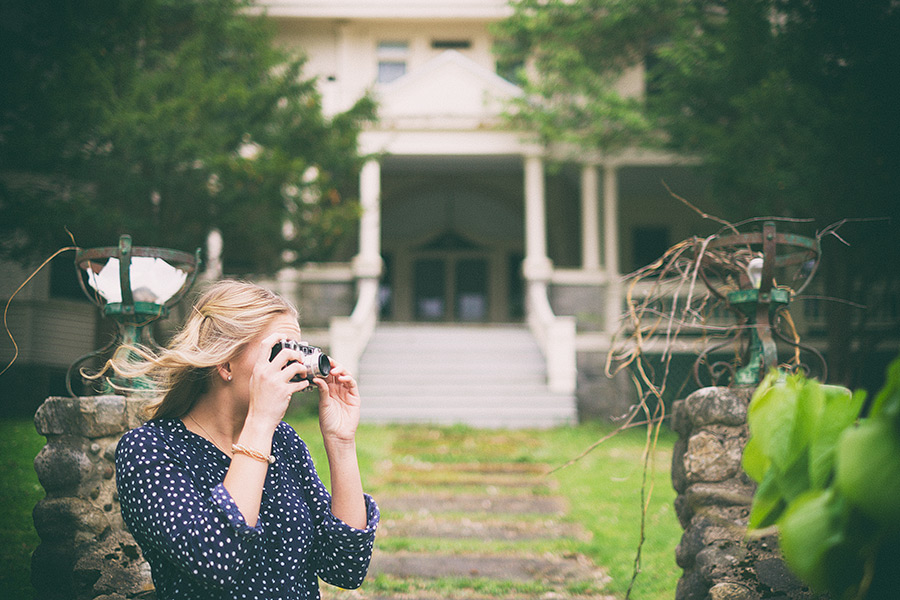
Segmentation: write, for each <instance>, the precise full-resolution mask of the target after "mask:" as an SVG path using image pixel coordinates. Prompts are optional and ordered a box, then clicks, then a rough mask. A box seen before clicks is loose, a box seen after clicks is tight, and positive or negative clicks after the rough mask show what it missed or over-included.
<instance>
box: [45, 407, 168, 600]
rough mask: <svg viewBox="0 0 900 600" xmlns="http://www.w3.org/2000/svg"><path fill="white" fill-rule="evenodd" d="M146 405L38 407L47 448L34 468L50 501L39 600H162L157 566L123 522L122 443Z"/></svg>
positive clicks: (46, 507) (48, 502)
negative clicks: (118, 456)
mask: <svg viewBox="0 0 900 600" xmlns="http://www.w3.org/2000/svg"><path fill="white" fill-rule="evenodd" d="M142 406H143V402H142V401H140V400H134V399H126V398H125V397H123V396H92V397H82V398H69V397H51V398H48V399H47V400H46V401H45V402H44V403H43V404H42V405H41V406H40V408H38V410H37V413H36V414H35V417H34V422H35V427H36V428H37V430H38V433H40V434H41V435H43V436H46V438H47V445H46V446H44V448H43V449H42V450H41V451H40V453H38V455H37V457H36V458H35V459H34V468H35V471H37V475H38V479H39V480H40V483H41V485H42V486H43V487H44V490H45V491H46V493H47V495H46V497H45V498H44V499H43V500H41V501H40V502H38V504H37V506H35V508H34V526H35V529H36V530H37V533H38V535H39V536H40V538H41V543H40V545H39V546H38V548H37V550H35V552H34V555H33V556H32V559H31V581H32V584H33V585H34V588H35V598H36V599H37V600H44V599H47V600H57V599H67V600H68V599H72V600H85V599H95V598H96V599H102V600H125V599H127V598H153V597H155V596H154V591H153V582H152V581H151V579H150V567H149V565H147V563H146V562H145V561H144V559H143V556H142V555H141V551H140V548H139V547H138V545H137V543H136V542H135V541H134V538H133V537H132V536H131V534H130V533H128V531H127V529H126V528H125V523H124V522H123V521H122V515H121V512H120V510H119V501H118V495H117V494H116V480H115V466H114V459H115V450H116V444H117V443H118V441H119V438H120V437H121V436H122V434H123V433H124V432H125V431H127V430H129V429H131V428H133V427H136V426H138V425H139V424H140V417H139V414H140V409H141V407H142Z"/></svg>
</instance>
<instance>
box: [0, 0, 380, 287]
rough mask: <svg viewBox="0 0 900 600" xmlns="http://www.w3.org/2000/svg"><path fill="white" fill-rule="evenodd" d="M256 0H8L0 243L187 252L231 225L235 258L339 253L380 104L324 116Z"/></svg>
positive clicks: (233, 267) (275, 260)
mask: <svg viewBox="0 0 900 600" xmlns="http://www.w3.org/2000/svg"><path fill="white" fill-rule="evenodd" d="M251 5H252V2H250V1H249V0H188V1H185V0H129V1H125V2H113V3H108V2H94V1H91V0H67V1H64V2H56V1H51V0H34V1H32V0H27V1H26V0H14V1H12V2H7V3H4V4H3V6H2V8H0V69H2V73H0V78H2V81H3V82H4V85H3V86H2V88H0V165H2V166H0V256H3V257H6V258H12V259H17V260H21V261H23V262H27V261H29V260H33V259H34V258H35V257H37V256H45V255H46V254H47V253H48V252H49V251H51V250H52V249H56V248H58V247H60V246H62V245H68V244H69V243H70V240H69V239H68V235H67V233H66V230H68V231H70V232H71V233H72V234H73V236H74V238H75V240H76V242H77V244H78V245H79V246H81V247H91V246H108V245H115V243H116V240H117V239H118V236H119V235H120V234H121V233H126V232H127V233H131V234H132V236H133V238H134V240H135V244H139V245H153V246H164V247H172V248H178V249H182V250H189V251H190V250H193V249H194V248H196V247H198V246H202V245H203V242H204V240H205V238H206V235H207V234H208V233H209V231H210V230H212V229H213V228H218V229H219V230H220V231H221V232H222V235H223V238H224V240H225V247H224V253H223V260H224V262H225V265H226V269H227V270H228V271H229V272H235V273H244V272H256V273H264V272H265V273H268V272H272V271H274V270H276V269H277V268H279V267H280V266H283V265H284V264H285V262H284V251H286V250H287V251H289V252H290V253H291V254H289V255H288V256H287V262H288V264H291V263H293V264H296V263H301V262H304V261H308V260H322V259H325V258H328V257H329V256H330V255H331V254H332V253H333V252H334V251H336V249H338V248H339V247H340V245H341V243H342V242H344V241H345V240H346V239H347V234H348V233H350V232H351V231H352V228H353V223H354V221H355V219H356V218H357V215H358V206H357V203H356V201H355V197H354V196H355V190H356V186H357V181H358V180H357V177H356V173H357V172H358V169H359V167H360V164H361V162H360V161H361V159H360V157H359V156H358V155H357V151H356V141H357V134H358V131H359V129H360V127H361V125H362V124H363V122H364V121H365V120H367V119H370V118H372V117H373V104H372V102H371V101H370V100H369V99H368V98H364V99H363V100H361V101H360V102H359V103H357V105H356V106H354V107H353V108H352V109H351V110H349V111H348V112H346V113H343V114H339V115H337V116H336V117H334V118H332V119H330V120H329V119H327V118H325V117H324V116H323V114H322V110H321V103H320V98H319V96H318V94H317V92H316V90H315V82H314V81H313V80H309V79H305V80H304V79H303V78H302V77H301V68H302V64H303V61H302V59H300V58H298V57H294V56H291V55H289V54H288V53H287V52H286V51H284V50H281V49H278V48H276V47H275V45H274V42H273V40H274V31H273V30H272V28H271V27H272V26H271V22H268V21H267V20H266V18H265V17H264V16H262V15H253V14H251V13H250V12H249V11H248V9H249V8H250V7H251ZM285 234H287V236H285ZM286 237H287V239H286Z"/></svg>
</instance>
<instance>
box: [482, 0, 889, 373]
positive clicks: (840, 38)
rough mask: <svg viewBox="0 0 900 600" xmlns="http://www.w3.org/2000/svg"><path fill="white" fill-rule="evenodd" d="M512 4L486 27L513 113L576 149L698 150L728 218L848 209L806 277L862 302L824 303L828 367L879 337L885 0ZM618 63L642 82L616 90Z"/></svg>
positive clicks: (824, 214)
mask: <svg viewBox="0 0 900 600" xmlns="http://www.w3.org/2000/svg"><path fill="white" fill-rule="evenodd" d="M512 6H513V9H514V11H513V15H512V16H511V17H509V18H508V19H507V20H505V21H504V22H502V23H501V24H499V25H498V27H497V28H496V33H497V35H498V38H499V41H498V47H497V52H498V56H499V60H500V62H501V64H502V65H504V66H505V67H506V68H507V70H508V69H509V67H511V66H513V65H523V66H522V68H520V69H519V71H518V76H519V83H521V84H522V86H523V88H524V89H525V92H526V94H525V96H524V98H523V99H521V100H520V101H519V102H518V103H516V105H515V106H513V107H512V110H511V113H512V115H511V118H512V122H513V123H514V124H515V125H517V126H520V127H524V128H525V129H527V130H529V131H533V132H535V133H537V134H539V135H540V136H541V138H542V139H543V140H544V141H546V142H547V143H550V144H553V143H559V144H563V145H567V144H568V145H574V146H575V147H576V148H578V149H579V150H580V151H581V152H583V151H584V150H587V151H589V152H596V151H600V152H603V153H615V152H616V151H620V150H622V149H624V148H628V147H634V146H638V147H639V146H651V147H655V148H660V149H663V150H670V151H673V152H675V153H678V154H682V155H688V156H693V157H697V158H700V159H701V160H702V161H703V165H704V172H705V173H707V174H708V176H709V178H710V182H711V186H710V188H711V191H712V194H713V197H714V199H715V201H716V203H717V204H718V206H714V207H708V206H704V207H702V208H703V210H705V211H707V212H710V213H714V214H716V215H717V216H720V217H723V218H725V219H727V220H729V221H731V222H737V221H740V220H743V219H745V218H751V217H759V216H765V215H774V216H783V217H809V218H814V219H815V222H814V223H813V224H811V225H809V226H808V228H807V229H805V230H803V231H797V233H802V234H804V235H815V234H817V233H818V232H821V231H822V230H824V229H825V228H826V227H828V226H830V225H832V224H835V223H837V222H839V221H841V220H842V219H850V220H851V222H849V223H847V224H846V225H844V227H843V228H842V230H841V232H840V235H841V237H842V240H841V241H846V242H847V244H846V245H845V244H843V243H841V242H840V241H838V240H837V238H831V237H829V236H826V238H825V239H824V240H823V246H824V250H823V268H822V269H821V270H820V271H819V275H818V276H817V279H819V280H821V282H822V283H823V284H824V286H823V287H824V289H825V290H826V293H827V294H828V295H829V296H832V297H836V298H840V299H843V300H849V301H852V302H855V303H858V304H860V305H865V306H867V307H869V310H868V311H859V310H854V309H851V308H850V306H849V305H848V304H841V303H828V304H826V305H825V307H824V312H825V318H826V319H827V320H828V327H827V328H826V329H827V332H828V356H829V362H830V365H829V372H830V374H831V379H832V380H833V381H839V382H842V383H844V384H847V385H851V386H853V387H856V384H855V383H854V379H855V378H857V377H859V375H858V374H860V373H863V372H864V371H865V366H866V365H867V363H868V362H870V359H871V353H873V351H874V350H875V349H877V347H878V344H879V342H881V341H882V340H883V339H885V338H890V337H891V336H893V337H896V329H893V330H890V329H888V328H884V327H880V328H879V327H866V326H865V323H866V320H867V319H872V318H873V316H874V315H877V314H878V313H879V311H883V314H890V313H889V312H888V311H889V310H890V308H889V307H890V306H892V305H893V303H894V302H895V298H894V297H893V295H892V294H891V292H889V291H888V290H890V289H892V288H891V286H893V285H896V280H897V275H898V273H900V262H898V261H900V254H898V253H897V252H896V248H898V247H900V229H898V228H897V225H896V224H897V223H898V222H900V202H897V191H898V190H900V136H898V135H897V132H898V131H900V111H898V110H897V90H900V44H897V43H896V40H897V39H900V10H898V7H897V4H896V2H891V1H890V0H871V1H868V2H863V3H859V2H836V1H834V0H732V1H729V2H724V1H722V0H630V1H628V2H622V1H620V0H517V1H515V2H513V3H512ZM632 65H641V66H643V67H644V69H645V79H644V83H645V87H646V90H645V92H644V93H643V94H638V95H630V96H629V95H626V94H624V93H620V92H619V91H617V90H616V87H615V85H614V84H615V82H616V80H617V78H618V77H619V76H620V75H621V74H622V73H624V72H625V70H626V69H627V68H628V67H629V66H632ZM674 191H675V192H676V193H678V192H679V191H678V190H677V189H676V190H674ZM690 200H692V201H696V200H698V199H694V198H691V199H690ZM673 202H674V201H673ZM853 219H857V220H856V221H852V220H853ZM850 265H852V266H850ZM863 336H865V337H864V339H862V340H860V338H861V337H863ZM876 385H877V384H876Z"/></svg>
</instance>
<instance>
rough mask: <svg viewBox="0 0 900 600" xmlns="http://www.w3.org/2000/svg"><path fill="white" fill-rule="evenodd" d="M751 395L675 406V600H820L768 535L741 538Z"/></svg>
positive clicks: (718, 393)
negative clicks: (679, 533)
mask: <svg viewBox="0 0 900 600" xmlns="http://www.w3.org/2000/svg"><path fill="white" fill-rule="evenodd" d="M752 393H753V389H751V388H724V387H708V388H703V389H700V390H697V391H696V392H694V393H693V394H691V395H690V396H688V397H687V398H686V399H685V400H679V401H678V402H676V403H675V405H674V411H673V416H672V426H673V429H675V431H677V432H678V434H679V438H678V442H677V443H676V445H675V449H674V452H673V456H672V483H673V485H674V486H675V490H676V491H677V492H678V496H677V497H676V499H675V510H676V512H677V514H678V520H679V521H680V522H681V526H682V527H683V528H684V535H683V536H682V538H681V542H680V543H679V544H678V547H677V548H676V550H675V558H676V561H677V562H678V566H680V567H681V568H682V569H683V570H684V572H683V574H682V577H681V579H680V580H679V582H678V589H677V591H676V593H675V598H676V600H762V599H763V598H767V599H768V598H771V599H781V600H788V599H791V600H807V599H812V598H819V599H821V598H822V597H821V596H817V595H814V594H812V593H810V591H809V590H808V589H807V588H806V587H805V586H804V585H803V583H802V582H800V581H799V580H798V579H797V578H795V577H794V576H793V574H791V573H790V572H789V571H788V569H787V567H786V566H785V564H784V562H783V561H782V560H781V555H780V553H779V551H778V541H777V537H776V536H775V535H768V536H762V537H748V536H747V535H746V533H747V523H748V517H749V515H750V505H751V503H752V501H753V492H754V491H755V484H754V482H753V481H752V480H751V479H750V478H749V477H747V475H746V474H745V473H744V471H743V468H742V467H741V457H742V455H743V450H744V445H745V444H746V442H747V437H748V430H747V405H748V404H749V401H750V396H751V395H752Z"/></svg>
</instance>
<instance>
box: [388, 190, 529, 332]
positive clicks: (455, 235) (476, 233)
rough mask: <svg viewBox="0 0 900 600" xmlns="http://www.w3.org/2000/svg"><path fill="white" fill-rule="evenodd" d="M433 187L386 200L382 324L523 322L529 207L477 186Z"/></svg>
mask: <svg viewBox="0 0 900 600" xmlns="http://www.w3.org/2000/svg"><path fill="white" fill-rule="evenodd" d="M437 180H439V181H437ZM425 183H426V185H423V186H416V187H415V188H414V189H409V188H407V189H404V190H402V193H394V194H389V195H388V194H386V195H385V197H384V198H383V202H382V248H383V250H382V254H383V256H384V259H385V266H386V269H385V274H384V277H383V280H382V291H383V293H382V298H383V311H382V318H383V319H385V320H394V321H427V322H456V323H460V322H471V323H479V322H481V323H485V322H508V321H519V320H521V319H522V318H523V316H524V310H523V306H524V302H523V299H522V296H523V289H524V285H523V284H522V281H521V279H522V276H521V264H522V258H523V254H522V246H523V240H522V237H523V224H522V214H521V206H520V203H521V201H520V200H519V199H518V198H515V199H513V198H512V197H511V198H509V199H504V198H503V196H504V195H505V194H504V192H502V191H501V192H500V193H492V190H490V189H483V188H482V189H479V188H478V187H476V186H474V185H473V182H472V181H471V180H470V181H466V182H465V183H466V184H465V185H460V183H459V178H449V179H448V178H431V179H430V180H429V181H427V182H425ZM509 195H510V196H513V194H509Z"/></svg>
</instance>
